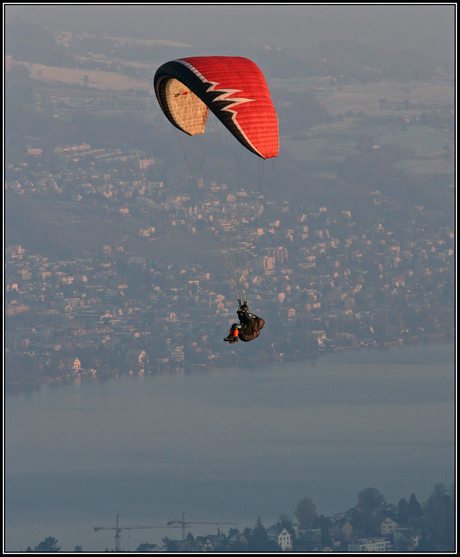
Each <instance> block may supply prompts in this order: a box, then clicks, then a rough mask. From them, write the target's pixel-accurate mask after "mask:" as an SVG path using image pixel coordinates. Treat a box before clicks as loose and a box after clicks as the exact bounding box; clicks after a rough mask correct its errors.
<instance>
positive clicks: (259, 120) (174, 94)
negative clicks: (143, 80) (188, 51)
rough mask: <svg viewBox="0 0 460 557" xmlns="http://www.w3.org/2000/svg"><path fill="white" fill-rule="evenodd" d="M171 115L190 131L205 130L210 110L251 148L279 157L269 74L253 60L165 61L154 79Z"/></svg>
mask: <svg viewBox="0 0 460 557" xmlns="http://www.w3.org/2000/svg"><path fill="white" fill-rule="evenodd" d="M154 86H155V93H156V95H157V99H158V102H159V103H160V106H161V108H162V110H163V112H164V113H165V115H166V116H167V118H168V119H169V120H170V121H171V123H172V124H174V125H175V126H176V127H177V128H179V129H181V130H182V131H184V132H185V133H188V134H189V135H196V134H199V133H203V132H204V128H205V125H206V120H207V116H208V112H209V110H211V111H212V112H213V113H214V114H215V115H216V116H217V118H219V120H220V121H221V122H222V123H223V124H224V126H226V127H227V128H228V130H229V131H230V132H231V133H232V134H233V135H234V136H235V137H236V138H237V139H238V141H240V143H242V144H243V145H244V146H245V147H246V148H247V149H249V150H250V151H252V152H253V153H255V154H256V155H258V156H259V157H262V158H263V159H269V158H272V157H277V156H278V151H279V135H278V119H277V116H276V111H275V107H274V106H273V102H272V100H271V97H270V91H269V89H268V86H267V83H266V81H265V78H264V76H263V74H262V72H261V71H260V69H259V68H258V67H257V65H256V64H255V63H254V62H252V61H251V60H248V59H247V58H241V57H233V56H196V57H191V58H182V59H178V60H172V61H171V62H167V63H166V64H163V65H162V66H161V67H160V68H159V69H158V70H157V72H156V74H155V79H154Z"/></svg>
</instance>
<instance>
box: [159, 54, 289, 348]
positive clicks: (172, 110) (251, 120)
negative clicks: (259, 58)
mask: <svg viewBox="0 0 460 557" xmlns="http://www.w3.org/2000/svg"><path fill="white" fill-rule="evenodd" d="M154 88H155V94H156V97H157V99H158V102H159V105H160V107H161V109H162V111H163V113H164V114H165V116H166V117H167V118H168V120H169V121H170V122H171V124H172V125H173V126H174V127H175V128H178V129H179V130H181V131H182V132H184V133H185V134H187V136H191V137H192V138H193V137H195V136H202V135H203V134H205V128H206V123H207V121H208V116H209V114H210V113H212V114H213V115H214V116H215V117H216V118H217V120H218V121H220V123H221V124H222V125H223V129H224V132H223V134H222V136H219V139H218V140H214V141H213V142H212V144H211V145H209V143H208V144H207V146H206V148H205V149H203V152H204V154H203V155H200V154H197V153H199V152H200V153H201V151H199V150H197V149H196V144H193V145H192V146H191V147H190V159H191V160H192V164H189V166H190V168H191V169H192V168H197V169H198V170H199V172H200V173H201V175H200V176H199V177H198V179H197V185H198V187H201V188H203V189H206V187H207V188H208V191H209V190H212V193H211V191H209V197H208V199H207V200H206V205H207V208H208V209H207V210H208V220H209V224H210V225H211V228H212V230H213V232H214V235H215V238H216V241H217V243H218V246H219V251H220V254H221V256H222V259H223V261H224V265H225V267H226V271H227V274H228V277H229V279H230V283H231V285H232V288H233V290H234V292H235V294H236V297H237V299H238V301H239V308H238V316H239V317H240V324H239V326H238V327H236V328H235V329H233V330H234V331H235V330H236V331H239V333H240V334H239V338H240V339H241V340H244V338H243V337H245V334H244V331H243V332H242V329H241V325H243V326H247V327H248V326H249V325H251V327H252V325H254V323H255V322H251V323H252V324H249V321H250V320H252V319H253V318H252V317H248V316H251V315H252V314H250V313H247V312H245V311H243V312H241V308H242V304H241V302H240V299H243V300H246V299H247V289H248V287H249V274H250V272H251V270H252V269H251V258H254V253H253V245H252V243H251V239H252V235H253V234H254V227H255V226H256V224H257V221H258V218H260V215H261V214H262V212H263V205H262V203H261V197H262V196H261V195H260V191H259V192H254V191H252V192H249V193H253V194H254V193H256V198H255V199H250V196H249V195H248V188H246V189H245V185H247V184H249V185H250V187H252V189H253V190H254V189H255V188H254V184H251V181H252V180H253V178H252V177H251V178H248V176H249V175H250V173H249V172H248V166H249V164H247V163H246V162H245V161H248V159H249V163H252V162H253V161H252V160H251V159H257V160H259V161H260V160H261V159H262V161H263V160H266V159H273V158H275V157H277V156H278V152H279V134H278V119H277V115H276V110H275V108H274V106H273V102H272V100H271V97H270V91H269V89H268V86H267V83H266V81H265V78H264V76H263V74H262V72H261V71H260V69H259V68H258V66H257V65H256V64H255V63H254V62H252V61H251V60H248V59H247V58H242V57H234V56H195V57H190V58H182V59H177V60H172V61H170V62H166V63H165V64H163V65H162V66H161V67H160V68H158V70H157V71H156V74H155V78H154ZM218 127H220V128H222V126H220V125H218ZM216 131H219V130H216ZM232 137H233V138H235V139H236V140H237V142H238V143H239V144H240V146H243V151H244V152H245V153H246V154H247V155H248V156H246V155H244V154H243V156H237V154H235V152H236V149H235V148H234V146H233V143H231V144H230V143H229V141H230V140H232ZM233 141H234V140H233ZM206 149H207V150H206ZM200 157H201V158H200ZM241 161H242V162H241ZM213 167H218V168H217V170H215V175H214V178H213V177H212V176H211V173H209V176H208V174H206V176H205V173H206V172H209V171H210V168H213ZM229 168H231V170H230V171H229V170H228V169H229ZM258 179H259V180H260V178H258ZM218 180H220V182H218ZM206 181H208V184H206V187H205V182H206ZM215 190H221V194H222V196H223V197H222V198H221V201H223V202H219V201H215V200H214V198H213V197H212V196H213V194H214V191H215ZM251 227H252V230H251V229H250V228H251ZM248 246H249V247H248ZM251 250H252V251H251ZM243 305H245V304H243ZM246 308H247V306H246ZM241 316H242V317H241ZM254 317H257V316H254ZM257 319H259V318H257ZM257 323H258V324H259V325H260V323H261V326H260V327H259V328H257V327H256V329H257V334H256V333H255V329H254V331H253V332H252V333H251V334H248V335H247V339H246V340H252V339H253V338H256V337H257V336H259V330H260V329H261V328H262V326H263V320H260V321H257ZM253 328H254V327H253ZM233 334H234V333H232V335H233ZM232 338H233V337H232ZM237 338H238V337H237ZM224 340H227V339H224ZM235 342H236V341H235Z"/></svg>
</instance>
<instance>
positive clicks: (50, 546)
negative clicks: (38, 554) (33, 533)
mask: <svg viewBox="0 0 460 557" xmlns="http://www.w3.org/2000/svg"><path fill="white" fill-rule="evenodd" d="M34 551H45V552H46V553H51V552H54V551H61V547H60V546H59V547H58V541H57V539H56V538H53V537H52V536H48V537H47V538H45V539H44V540H43V541H42V542H40V543H39V544H38V545H36V546H35V547H34Z"/></svg>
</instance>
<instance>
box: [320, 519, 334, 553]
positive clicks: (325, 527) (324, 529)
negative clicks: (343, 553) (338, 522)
mask: <svg viewBox="0 0 460 557" xmlns="http://www.w3.org/2000/svg"><path fill="white" fill-rule="evenodd" d="M318 525H319V527H320V528H321V547H330V548H331V549H332V547H333V545H334V544H333V542H332V537H331V534H330V532H329V528H330V527H331V525H332V522H331V521H330V519H329V518H327V517H326V516H324V515H323V514H322V515H321V516H320V517H319V519H318Z"/></svg>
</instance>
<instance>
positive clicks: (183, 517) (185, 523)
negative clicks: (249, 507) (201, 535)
mask: <svg viewBox="0 0 460 557" xmlns="http://www.w3.org/2000/svg"><path fill="white" fill-rule="evenodd" d="M175 524H178V525H179V526H174V525H175ZM189 524H216V525H217V526H219V525H220V524H231V525H236V522H208V521H207V520H203V521H198V522H185V513H184V511H182V520H171V521H169V522H168V526H169V527H170V528H178V527H180V528H182V539H183V540H185V527H186V526H188V525H189Z"/></svg>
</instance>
